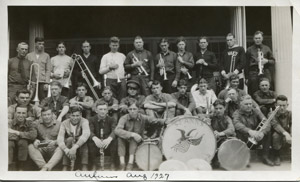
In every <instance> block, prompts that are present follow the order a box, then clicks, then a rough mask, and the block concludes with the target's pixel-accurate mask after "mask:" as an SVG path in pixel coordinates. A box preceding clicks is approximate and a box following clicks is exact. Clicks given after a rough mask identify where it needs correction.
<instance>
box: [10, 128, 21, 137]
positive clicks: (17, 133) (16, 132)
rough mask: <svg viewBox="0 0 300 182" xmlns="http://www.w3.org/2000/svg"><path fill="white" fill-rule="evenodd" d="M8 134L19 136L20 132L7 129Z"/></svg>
mask: <svg viewBox="0 0 300 182" xmlns="http://www.w3.org/2000/svg"><path fill="white" fill-rule="evenodd" d="M8 132H9V133H12V134H16V135H17V136H19V135H20V132H19V131H17V130H13V129H11V128H9V129H8Z"/></svg>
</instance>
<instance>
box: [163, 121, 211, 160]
mask: <svg viewBox="0 0 300 182" xmlns="http://www.w3.org/2000/svg"><path fill="white" fill-rule="evenodd" d="M162 150H163V154H164V155H165V157H166V158H167V159H168V160H169V159H175V160H180V161H183V162H186V161H188V160H189V159H204V160H206V161H207V162H210V161H211V160H212V158H213V157H214V154H215V151H216V138H215V135H214V133H213V130H212V129H211V127H210V126H209V125H207V124H206V123H205V122H203V121H202V120H201V119H199V118H198V117H194V116H178V117H175V118H173V119H172V121H171V124H169V125H168V126H167V128H166V129H165V131H164V134H163V139H162Z"/></svg>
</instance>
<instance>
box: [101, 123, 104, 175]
mask: <svg viewBox="0 0 300 182" xmlns="http://www.w3.org/2000/svg"><path fill="white" fill-rule="evenodd" d="M100 140H101V141H103V128H101V129H100ZM100 167H101V170H102V171H104V149H103V147H100Z"/></svg>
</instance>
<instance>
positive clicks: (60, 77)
mask: <svg viewBox="0 0 300 182" xmlns="http://www.w3.org/2000/svg"><path fill="white" fill-rule="evenodd" d="M56 50H57V52H58V55H56V56H54V57H52V58H51V65H52V68H51V78H52V79H53V80H55V81H59V82H60V84H61V85H62V86H65V85H66V83H67V82H68V81H69V83H68V84H67V85H68V86H71V81H70V80H69V75H70V74H71V70H72V67H73V60H72V58H71V57H70V56H68V55H66V45H65V43H64V42H62V41H60V42H59V43H58V44H57V48H56ZM70 93H71V91H70V89H66V88H65V89H63V90H62V95H64V96H66V97H69V96H70Z"/></svg>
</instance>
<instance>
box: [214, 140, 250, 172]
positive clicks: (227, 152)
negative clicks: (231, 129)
mask: <svg viewBox="0 0 300 182" xmlns="http://www.w3.org/2000/svg"><path fill="white" fill-rule="evenodd" d="M218 160H219V162H220V165H221V167H223V168H224V169H226V170H231V171H236V170H243V169H245V168H246V166H247V165H248V164H249V161H250V149H249V148H248V147H247V144H246V143H244V142H243V141H241V140H239V139H228V140H226V141H224V142H223V143H222V144H221V145H220V147H219V149H218Z"/></svg>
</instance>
